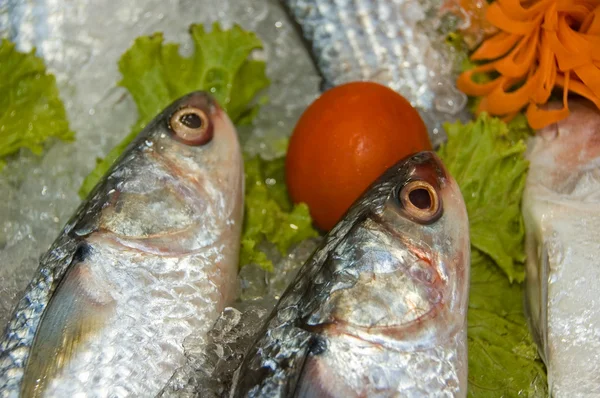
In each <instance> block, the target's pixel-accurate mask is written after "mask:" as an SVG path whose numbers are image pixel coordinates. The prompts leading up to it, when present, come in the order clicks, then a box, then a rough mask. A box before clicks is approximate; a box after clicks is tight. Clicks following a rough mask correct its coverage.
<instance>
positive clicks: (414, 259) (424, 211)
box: [231, 152, 470, 398]
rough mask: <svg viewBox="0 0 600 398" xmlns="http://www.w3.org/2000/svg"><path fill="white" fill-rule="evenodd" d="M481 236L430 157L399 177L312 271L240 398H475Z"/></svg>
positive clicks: (254, 361)
mask: <svg viewBox="0 0 600 398" xmlns="http://www.w3.org/2000/svg"><path fill="white" fill-rule="evenodd" d="M469 263H470V251H469V226H468V219H467V213H466V209H465V204H464V202H463V198H462V196H461V193H460V191H459V188H458V186H457V184H456V182H455V181H454V179H453V178H452V177H450V176H449V175H448V173H447V172H446V170H445V169H444V166H443V165H442V163H441V161H440V160H439V159H438V158H437V156H436V155H435V154H433V153H431V152H421V153H419V154H417V155H414V156H412V157H409V158H406V159H405V160H403V161H400V162H399V163H397V164H396V165H395V166H393V167H392V168H390V169H389V170H388V171H387V172H386V173H385V174H384V175H383V176H382V177H381V178H380V179H379V180H378V181H376V182H375V183H374V184H373V185H372V186H371V188H370V189H369V190H368V191H367V192H366V193H365V194H364V195H363V196H362V197H361V198H360V199H359V200H358V201H357V202H356V203H355V204H354V205H353V207H352V208H351V209H350V210H349V211H348V213H347V214H346V216H345V217H344V218H343V219H342V221H340V222H339V223H338V224H337V226H336V227H335V228H334V229H333V230H331V232H330V233H329V234H328V235H327V236H326V237H325V239H324V242H323V243H322V245H321V246H320V248H319V249H317V251H316V252H315V253H314V254H313V256H312V257H311V258H310V259H309V260H308V261H307V262H306V263H305V264H304V266H303V267H302V269H301V270H300V271H299V273H298V276H297V277H296V279H295V281H294V282H293V283H292V284H291V285H290V287H289V288H288V289H287V291H286V292H285V293H284V294H283V296H282V297H281V300H280V301H279V303H278V304H277V306H276V308H275V310H274V312H273V313H272V314H271V316H270V318H269V320H268V321H267V324H266V326H265V327H264V330H263V331H262V332H261V333H260V335H259V337H258V339H257V341H256V342H255V344H254V345H253V346H252V347H251V349H250V350H249V351H248V352H247V354H246V357H245V359H244V362H243V363H242V365H241V366H240V368H239V369H238V371H237V374H236V376H235V378H234V381H233V388H232V391H231V396H232V397H242V396H244V397H344V398H350V397H375V396H378V397H392V396H393V397H442V396H444V397H447V396H456V397H464V396H465V395H466V391H467V341H466V327H467V319H466V316H467V302H468V291H469V269H470V264H469Z"/></svg>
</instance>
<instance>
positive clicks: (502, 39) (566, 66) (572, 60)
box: [457, 0, 600, 129]
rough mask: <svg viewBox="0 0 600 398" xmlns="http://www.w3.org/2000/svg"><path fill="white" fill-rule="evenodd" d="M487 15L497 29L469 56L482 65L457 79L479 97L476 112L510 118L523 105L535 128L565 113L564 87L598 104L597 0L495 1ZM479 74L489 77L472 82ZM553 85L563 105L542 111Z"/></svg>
mask: <svg viewBox="0 0 600 398" xmlns="http://www.w3.org/2000/svg"><path fill="white" fill-rule="evenodd" d="M486 19H487V20H488V21H489V22H490V23H491V24H492V25H494V26H496V27H497V28H498V29H499V31H498V33H496V34H494V35H493V36H491V37H489V38H488V39H487V40H485V41H484V42H483V43H482V44H481V46H480V47H479V48H478V49H477V50H476V51H475V52H474V53H473V54H472V55H471V60H473V61H487V63H483V64H481V65H479V66H477V67H475V68H474V69H471V70H468V71H466V72H464V73H462V74H461V75H460V76H459V78H458V81H457V86H458V88H459V89H460V90H461V91H463V92H464V93H466V94H468V95H471V96H477V97H481V101H480V102H479V105H478V108H477V113H480V112H487V113H489V114H492V115H496V116H502V117H504V118H505V119H506V120H510V119H511V118H512V117H514V116H515V115H516V114H517V113H518V112H519V111H521V110H522V109H523V108H524V107H527V112H526V116H527V120H528V122H529V125H530V126H531V127H532V128H534V129H539V128H542V127H544V126H547V125H549V124H551V123H554V122H557V121H559V120H561V119H564V118H565V117H567V115H568V114H569V108H568V102H567V97H568V92H569V91H571V92H573V93H576V94H579V95H581V96H583V97H586V98H587V99H589V100H590V101H592V102H593V103H594V104H595V105H596V106H597V107H598V108H600V1H599V0H534V1H531V0H528V1H522V0H521V1H520V0H496V1H495V2H494V3H492V4H491V5H490V6H489V7H488V10H487V12H486ZM481 72H487V73H491V76H494V78H493V79H492V80H490V81H487V82H485V83H476V82H474V81H473V79H472V77H473V75H475V74H477V73H481ZM555 87H561V88H562V89H563V108H562V109H557V110H546V109H542V107H541V106H542V105H543V104H545V103H546V102H547V101H548V99H549V98H550V95H551V93H552V90H553V89H554V88H555Z"/></svg>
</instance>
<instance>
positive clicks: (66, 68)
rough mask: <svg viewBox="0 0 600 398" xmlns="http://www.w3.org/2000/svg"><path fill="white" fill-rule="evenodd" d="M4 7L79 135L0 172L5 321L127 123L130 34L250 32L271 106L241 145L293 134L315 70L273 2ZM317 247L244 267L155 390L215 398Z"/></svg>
mask: <svg viewBox="0 0 600 398" xmlns="http://www.w3.org/2000/svg"><path fill="white" fill-rule="evenodd" d="M9 5H10V7H12V8H9V7H6V6H3V5H2V4H0V36H2V37H9V38H10V39H11V40H13V41H15V42H16V43H17V45H18V47H19V49H20V50H24V51H26V50H29V49H30V48H32V47H34V46H35V47H36V48H37V49H38V54H39V55H41V56H42V57H44V58H45V60H46V62H47V64H48V67H49V70H50V71H51V72H52V73H54V74H55V75H56V77H57V82H58V85H59V89H60V92H61V96H62V98H63V100H64V102H65V105H66V109H67V114H68V116H69V119H70V121H71V128H72V129H73V130H74V131H76V132H77V140H76V142H75V143H72V144H68V143H63V142H56V143H53V144H52V145H51V146H49V148H48V150H47V151H46V152H45V153H44V155H43V156H42V157H36V156H34V155H32V154H31V153H29V152H27V151H22V153H20V154H19V155H18V156H15V157H14V159H13V160H12V161H10V162H9V164H8V166H7V167H6V168H5V170H4V172H3V173H1V174H0V195H2V198H3V201H4V205H3V206H0V264H1V267H0V323H2V324H4V323H6V321H7V317H8V316H9V314H10V311H11V310H12V307H13V305H14V303H15V300H16V298H17V295H18V292H20V291H21V290H22V289H23V288H24V287H25V285H26V284H27V283H28V282H29V280H30V279H31V276H32V275H33V273H34V271H35V269H36V268H37V265H38V258H39V256H40V254H42V253H43V252H45V251H46V250H47V248H48V247H49V245H50V244H51V243H52V241H53V240H54V239H55V238H56V236H57V234H58V232H59V230H60V228H62V226H63V225H64V224H65V223H66V221H67V220H68V218H69V217H70V216H71V215H72V214H73V212H74V210H75V209H76V207H77V205H78V204H79V202H80V200H79V198H78V196H77V190H78V189H79V187H80V185H81V182H82V180H83V178H84V177H85V176H86V175H87V174H88V173H89V172H90V171H91V170H92V168H93V167H94V162H93V161H90V159H94V158H96V157H101V156H104V155H105V154H106V153H107V152H108V151H109V150H110V149H111V148H112V147H114V146H115V145H116V144H117V143H118V142H119V141H120V140H121V139H122V138H123V137H124V136H125V134H127V133H128V132H129V129H130V126H131V125H132V124H133V123H134V122H135V120H136V112H135V105H134V103H133V101H132V100H131V98H130V97H129V96H128V95H127V94H126V92H125V90H124V89H122V88H118V87H115V86H116V83H117V82H118V80H119V79H120V75H119V72H118V70H117V61H118V59H119V57H120V55H121V54H122V53H123V52H124V51H125V50H126V49H127V48H128V47H129V46H130V45H131V43H132V42H133V40H134V39H135V38H136V37H138V36H140V35H145V34H151V33H154V32H156V31H162V32H164V34H165V40H166V41H170V42H179V43H182V52H184V53H189V52H190V51H191V43H190V40H189V35H188V33H187V27H188V26H189V25H190V24H191V23H204V24H209V23H212V22H213V21H215V20H217V21H220V22H221V23H222V24H223V25H224V26H231V25H232V24H233V23H238V24H240V25H241V26H243V27H244V28H246V29H249V30H252V31H255V32H256V33H257V34H258V36H259V37H260V38H261V39H262V41H263V43H264V45H265V49H264V51H263V52H261V53H259V54H256V56H257V57H260V58H265V59H267V60H268V63H267V73H268V75H269V77H270V79H271V81H272V85H271V87H270V89H269V93H268V95H269V98H270V103H269V104H268V105H266V106H265V107H264V108H263V109H262V110H261V112H260V113H259V115H258V116H257V118H256V119H255V122H254V124H253V125H252V126H251V127H247V128H244V129H241V130H240V134H241V136H242V140H243V145H244V148H245V150H246V151H248V152H250V153H261V154H262V155H263V156H265V157H267V158H268V157H272V156H275V155H278V154H279V153H277V151H278V150H280V149H277V148H278V147H279V146H277V145H271V144H270V143H272V142H277V140H278V139H280V138H282V137H285V136H288V135H289V134H290V132H291V130H292V128H293V125H294V123H295V122H296V120H297V118H298V117H299V116H300V114H301V112H302V111H303V110H304V109H305V107H306V106H307V105H308V104H309V103H310V102H311V101H312V100H313V99H314V98H316V96H317V95H318V93H319V83H320V78H319V76H318V74H317V72H316V70H315V68H314V66H313V63H312V61H311V58H310V56H309V55H308V53H307V52H306V50H305V47H304V46H303V43H302V40H301V38H300V36H299V35H298V32H297V31H296V30H295V27H294V25H293V24H292V23H291V22H290V21H289V20H288V19H287V17H286V16H285V14H284V12H283V9H282V8H281V5H280V4H279V2H278V1H277V0H265V1H262V2H259V1H256V0H220V1H218V2H215V1H211V0H204V1H200V0H167V1H165V0H132V1H129V2H109V1H105V2H100V3H98V2H92V1H89V0H84V1H80V0H65V1H63V2H58V3H57V2H49V1H44V0H29V1H27V2H21V3H19V2H13V3H11V2H9ZM115 21H116V22H115ZM49 32H52V34H51V35H50V34H49ZM107 32H109V34H107ZM440 90H441V91H444V90H445V92H444V95H443V96H441V97H440V98H439V99H437V101H438V102H436V104H435V105H436V107H439V108H440V109H442V110H443V111H445V112H450V113H451V112H453V111H454V110H456V109H457V108H461V107H462V106H464V104H462V103H461V102H462V101H463V100H464V97H463V96H461V95H460V93H457V92H455V91H453V90H452V89H448V87H447V86H445V85H440ZM317 244H318V239H310V240H307V241H305V242H303V243H301V244H299V245H297V246H296V247H295V248H293V249H292V250H291V251H290V253H288V254H287V255H285V256H281V255H279V254H278V253H277V251H276V250H269V251H268V253H269V255H270V257H271V259H272V260H273V262H274V265H275V271H274V272H273V273H267V272H265V271H264V270H262V269H260V268H259V267H258V266H255V265H253V264H250V265H247V266H245V267H244V268H243V269H242V271H241V273H240V278H239V282H240V291H239V293H240V294H239V299H238V301H236V302H235V303H234V305H233V307H229V308H227V309H225V311H223V313H222V315H221V317H220V318H219V319H218V321H217V322H216V324H215V326H214V329H213V330H212V331H211V333H210V334H209V335H208V336H207V337H206V339H202V338H199V337H198V336H194V335H192V336H190V337H189V338H188V339H187V340H186V341H185V344H184V346H185V352H186V356H187V358H188V362H187V364H186V365H185V366H184V367H183V368H181V369H179V370H178V371H177V372H176V374H174V375H173V377H172V378H171V380H170V382H169V384H168V385H167V386H165V388H164V390H163V392H162V394H161V396H163V397H174V396H177V397H186V396H198V395H199V396H202V397H216V396H220V395H221V394H222V393H223V391H224V390H225V389H226V387H227V383H228V382H229V381H230V379H231V377H232V375H233V372H234V370H235V368H236V367H237V366H238V365H239V363H240V361H241V360H242V356H243V351H244V350H245V349H246V348H247V347H248V346H249V345H250V344H251V343H252V342H253V340H254V338H255V336H256V333H257V332H258V331H259V329H260V327H261V325H262V323H263V321H264V319H265V318H266V317H267V316H268V315H269V314H270V312H271V311H272V309H273V307H274V305H275V303H276V302H277V300H278V299H279V297H280V296H281V294H282V293H283V291H284V290H285V288H286V287H287V286H288V285H289V283H290V282H291V280H292V279H293V278H294V276H295V275H296V273H297V271H298V269H299V267H300V266H301V265H302V264H303V263H304V261H305V260H306V259H307V258H308V257H309V255H310V254H311V253H312V251H313V250H314V249H315V248H316V246H317Z"/></svg>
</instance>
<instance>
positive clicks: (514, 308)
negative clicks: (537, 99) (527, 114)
mask: <svg viewBox="0 0 600 398" xmlns="http://www.w3.org/2000/svg"><path fill="white" fill-rule="evenodd" d="M446 131H447V132H448V142H447V143H446V144H445V145H443V146H442V147H441V148H440V150H439V155H440V157H441V158H442V160H443V161H444V163H445V165H446V167H447V168H448V170H449V172H450V173H451V174H452V175H453V176H454V178H455V179H456V180H457V182H458V185H459V186H460V189H461V192H462V194H463V197H464V199H465V204H466V206H467V211H468V213H469V221H470V228H471V244H472V248H471V289H470V296H469V311H468V345H469V387H468V395H469V396H470V397H477V398H482V397H483V398H487V397H490V398H492V397H517V396H529V397H532V396H546V388H547V387H546V386H547V385H546V373H545V368H544V366H543V364H542V362H541V361H540V360H539V358H538V355H537V351H536V347H535V344H534V342H533V340H532V338H531V336H530V334H529V330H528V327H527V321H526V319H525V315H524V313H523V285H522V284H521V283H519V282H521V281H523V279H524V265H523V261H524V259H525V253H524V224H523V218H522V215H521V211H520V203H521V197H522V194H523V188H524V185H525V178H526V172H527V168H528V163H527V161H526V160H525V158H524V152H525V149H526V147H525V143H524V138H525V137H526V136H527V135H528V134H529V129H528V127H527V125H526V123H525V124H524V123H523V120H522V119H521V118H517V119H515V121H513V122H512V123H510V124H509V125H507V124H505V123H504V122H503V121H501V120H500V119H497V118H491V117H489V116H487V115H485V114H482V115H480V116H479V117H478V118H477V119H476V120H475V121H473V122H470V123H467V124H464V125H463V124H462V123H455V124H449V125H447V126H446Z"/></svg>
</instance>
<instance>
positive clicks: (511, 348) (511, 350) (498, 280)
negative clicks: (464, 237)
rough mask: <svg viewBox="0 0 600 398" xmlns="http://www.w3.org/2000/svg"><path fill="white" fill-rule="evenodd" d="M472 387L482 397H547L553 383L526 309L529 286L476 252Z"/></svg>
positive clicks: (473, 266)
mask: <svg viewBox="0 0 600 398" xmlns="http://www.w3.org/2000/svg"><path fill="white" fill-rule="evenodd" d="M471 262H472V264H471V292H470V297H469V312H468V322H469V324H468V344H469V389H468V395H469V396H470V397H476V398H488V397H489V398H496V397H546V396H547V392H546V391H547V382H546V373H545V368H544V365H543V363H542V362H541V361H540V360H539V357H538V355H537V351H536V346H535V344H534V342H533V340H532V338H531V335H530V333H529V329H528V327H527V321H526V319H525V315H524V313H523V286H522V285H521V284H518V283H513V284H511V283H510V282H509V281H508V279H507V278H506V276H505V275H504V274H503V273H502V272H501V271H500V269H499V268H498V267H497V266H496V264H494V262H493V261H492V260H491V259H490V258H489V257H488V256H486V255H485V254H483V253H481V252H479V251H478V250H477V249H473V250H472V252H471Z"/></svg>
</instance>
